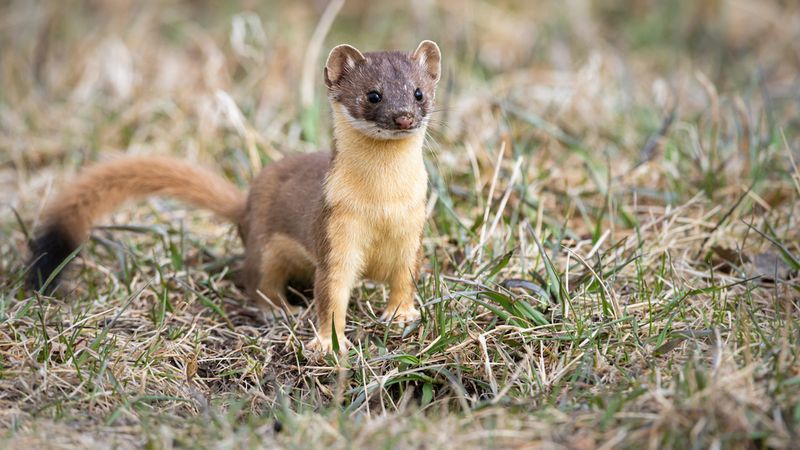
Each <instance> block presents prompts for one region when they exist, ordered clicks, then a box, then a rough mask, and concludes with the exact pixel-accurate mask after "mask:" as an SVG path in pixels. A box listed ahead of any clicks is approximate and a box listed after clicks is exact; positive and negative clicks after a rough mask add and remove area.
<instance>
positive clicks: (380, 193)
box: [325, 105, 428, 205]
mask: <svg viewBox="0 0 800 450" xmlns="http://www.w3.org/2000/svg"><path fill="white" fill-rule="evenodd" d="M333 135H334V139H335V150H334V155H333V162H332V164H331V170H330V172H329V174H328V179H327V180H326V187H325V198H326V200H327V201H328V202H329V203H342V202H346V203H350V204H364V205H375V204H379V203H395V202H404V203H406V202H408V203H414V204H416V203H417V202H424V200H425V194H426V192H427V188H428V174H427V172H426V171H425V162H424V159H423V156H422V147H423V144H424V141H425V130H424V129H423V130H420V131H419V132H417V133H414V134H412V135H410V136H408V137H407V138H404V139H391V140H378V139H373V138H371V137H369V136H366V135H364V134H363V133H361V132H359V131H358V130H356V129H355V128H353V126H352V125H350V124H349V123H348V122H347V119H346V117H344V115H343V113H342V112H341V111H337V105H334V130H333Z"/></svg>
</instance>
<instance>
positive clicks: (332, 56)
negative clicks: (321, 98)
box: [325, 44, 366, 87]
mask: <svg viewBox="0 0 800 450" xmlns="http://www.w3.org/2000/svg"><path fill="white" fill-rule="evenodd" d="M365 60H366V58H364V55H362V54H361V52H360V51H358V49H356V48H355V47H353V46H351V45H347V44H342V45H337V46H336V47H334V48H333V50H331V52H330V53H329V54H328V62H326V63H325V84H326V85H327V86H328V87H331V86H333V84H334V83H336V82H337V81H339V79H340V78H341V77H342V75H344V74H345V73H347V71H348V70H352V69H353V68H354V67H355V66H356V64H358V63H360V62H362V61H365Z"/></svg>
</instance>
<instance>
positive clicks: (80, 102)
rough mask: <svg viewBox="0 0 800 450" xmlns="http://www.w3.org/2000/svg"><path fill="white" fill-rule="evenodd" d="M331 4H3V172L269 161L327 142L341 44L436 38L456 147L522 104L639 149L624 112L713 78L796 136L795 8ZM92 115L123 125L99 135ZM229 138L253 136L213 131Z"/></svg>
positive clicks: (753, 111) (690, 100)
mask: <svg viewBox="0 0 800 450" xmlns="http://www.w3.org/2000/svg"><path fill="white" fill-rule="evenodd" d="M333 3H334V5H333V7H332V8H331V9H333V10H335V11H332V13H333V15H332V16H331V17H329V18H330V19H333V20H332V23H330V29H329V31H328V30H327V28H328V27H327V24H324V23H323V24H320V18H321V17H322V16H323V13H324V11H325V9H326V7H327V6H328V2H327V1H322V0H309V1H274V0H268V1H263V0H262V1H226V2H213V1H134V0H128V1H126V0H114V1H74V2H60V1H26V0H19V1H5V2H3V3H2V5H0V49H2V50H0V52H2V53H0V67H1V68H2V73H0V113H2V114H1V115H0V130H1V131H2V136H0V139H2V140H1V141H0V151H1V152H2V158H3V159H2V161H0V163H2V164H3V165H4V166H6V167H8V164H9V163H10V160H14V161H16V162H17V163H20V162H21V161H26V162H28V163H42V162H44V161H45V160H46V159H47V158H49V157H68V158H72V157H74V156H69V155H74V154H75V152H77V153H78V154H79V155H80V156H79V157H80V158H87V157H92V158H94V156H90V155H92V153H93V152H96V151H99V150H101V149H100V148H99V144H103V150H113V151H122V150H127V151H145V150H149V151H177V152H178V153H187V152H189V153H191V152H192V151H201V150H202V151H205V150H208V151H210V152H212V153H214V154H218V153H219V152H225V150H226V147H229V146H242V147H248V146H250V147H253V146H256V147H257V148H259V149H262V150H265V151H266V153H267V155H269V153H270V152H271V151H272V150H273V149H275V150H278V151H283V150H288V149H293V150H296V149H298V148H302V147H303V145H304V143H305V142H311V143H317V142H318V141H321V142H322V143H323V144H325V143H326V142H325V141H326V140H327V139H328V134H327V132H326V130H327V126H328V123H327V117H328V112H327V109H326V106H325V104H324V92H323V83H322V82H321V79H320V73H321V67H322V64H323V63H324V58H325V56H326V55H327V51H328V50H329V49H330V48H331V47H332V46H333V45H336V44H338V43H342V42H348V43H351V44H353V45H355V46H356V47H358V48H360V49H362V50H364V51H370V50H378V49H389V48H390V49H407V50H411V49H413V48H414V47H415V45H416V44H417V43H418V42H419V41H420V40H421V39H433V40H436V41H437V42H438V43H439V44H440V46H441V47H442V49H443V52H444V66H445V75H444V78H443V81H442V86H441V88H440V94H439V95H440V97H439V98H440V104H441V105H442V106H443V107H444V108H445V112H444V114H443V117H442V123H443V126H442V127H441V129H439V130H437V131H439V132H442V133H445V134H446V135H447V136H449V137H450V138H455V137H456V136H458V135H459V134H462V133H467V134H471V133H480V130H475V129H472V127H471V125H472V124H473V123H474V122H473V121H474V120H477V119H479V117H476V116H480V115H481V114H493V112H492V110H491V108H488V106H491V105H499V104H500V105H502V104H513V105H514V106H515V107H519V108H523V109H524V110H527V111H532V112H535V113H536V115H537V116H541V117H542V118H545V119H547V120H548V121H552V122H554V123H555V124H556V125H558V126H561V127H564V128H565V130H566V131H568V132H570V133H574V134H575V135H581V136H583V140H584V141H585V142H587V143H589V144H594V142H593V138H595V137H597V138H600V139H602V136H603V135H608V134H613V135H616V136H617V137H618V138H619V140H617V141H616V142H615V144H618V145H621V146H622V147H628V146H636V147H638V146H641V145H643V142H641V137H640V136H638V137H634V136H631V135H626V133H625V131H624V130H621V129H619V128H621V127H622V125H623V124H622V123H621V122H620V121H621V120H633V122H634V123H633V124H625V125H624V127H622V128H625V129H626V130H629V131H630V132H631V133H632V132H634V131H640V130H638V127H644V128H648V127H653V122H659V121H660V118H659V117H657V114H658V112H657V111H658V109H655V110H653V111H650V112H648V113H645V116H647V115H652V114H656V116H653V117H641V115H640V114H639V113H640V112H641V111H640V107H648V108H649V107H651V106H656V107H657V108H670V107H672V106H674V105H675V104H676V103H680V112H681V114H689V113H700V112H702V111H703V110H707V109H708V106H709V101H708V100H709V99H708V96H707V94H708V92H707V91H708V90H707V88H708V86H709V85H713V86H714V87H715V89H716V91H717V92H718V93H722V94H724V93H726V92H729V91H731V90H733V89H736V90H737V91H741V97H742V99H743V100H745V103H746V104H748V105H750V104H752V107H751V108H749V111H747V112H748V114H749V115H750V117H749V118H750V119H751V121H756V120H757V119H758V117H757V115H758V112H757V107H758V105H759V104H760V103H761V102H764V101H771V102H776V103H777V105H776V107H777V109H776V110H775V111H774V113H775V114H780V115H786V117H787V121H786V122H785V125H786V126H792V127H794V126H796V125H797V121H798V119H797V116H798V115H797V95H796V93H797V91H798V77H797V73H798V71H799V69H800V49H798V47H799V46H798V42H800V4H798V2H795V1H791V0H783V1H781V0H708V1H702V2H698V1H693V0H672V1H666V2H665V1H658V0H627V1H625V0H620V1H614V0H566V1H560V2H552V1H479V0H469V1H463V2H462V1H459V2H447V1H433V0H409V1H401V2H373V1H365V0H350V1H347V2H344V6H343V7H341V9H340V10H339V9H338V8H337V6H338V5H336V3H338V2H333ZM326 20H327V19H326ZM318 28H320V30H318V31H321V32H322V35H321V36H320V38H321V40H320V41H319V42H316V43H315V42H312V35H313V34H314V32H315V29H318ZM326 31H328V32H326ZM309 57H311V59H310V61H307V59H309ZM309 70H310V71H311V72H312V73H311V74H308V73H306V72H308V71H309ZM698 74H702V76H701V78H700V79H702V80H704V81H703V82H698ZM706 81H707V83H706ZM304 83H305V84H306V86H304ZM465 93H468V94H469V95H464V94H465ZM765 95H766V96H768V97H765ZM677 99H679V100H680V102H678V101H677ZM730 100H731V102H735V99H730ZM783 105H786V109H782V108H780V106H783ZM720 107H723V108H724V107H735V105H733V104H731V105H721V106H720ZM154 117H160V118H162V119H160V120H151V119H153V118H154ZM164 117H166V120H165V119H164ZM87 119H89V120H91V121H94V120H101V121H104V124H105V123H108V122H112V121H113V124H114V125H115V127H111V128H106V127H103V129H104V131H103V134H102V135H101V136H98V135H96V134H95V132H96V131H97V129H98V128H100V127H99V126H96V125H95V126H93V125H89V124H87ZM779 119H780V117H773V118H772V120H779ZM655 126H656V127H657V126H658V123H656V125H655ZM93 129H94V130H93ZM229 131H233V132H234V133H233V134H234V135H237V136H238V137H240V138H241V137H245V139H244V142H235V141H236V139H235V138H234V137H231V139H229V140H226V141H225V144H224V145H217V142H216V141H214V140H213V139H212V136H213V137H220V136H221V135H224V134H226V133H228V132H229ZM483 131H491V130H483ZM157 137H158V138H161V137H167V138H168V139H156V138H157ZM210 142H213V143H214V144H213V145H212V146H213V147H214V148H207V147H208V144H209V143H210ZM298 146H299V147H298ZM590 146H591V145H590ZM604 146H605V145H602V146H601V147H604ZM595 148H596V147H595ZM179 149H180V150H179ZM596 149H597V150H602V148H596ZM251 156H252V155H251ZM5 195H8V194H5ZM6 199H7V198H6Z"/></svg>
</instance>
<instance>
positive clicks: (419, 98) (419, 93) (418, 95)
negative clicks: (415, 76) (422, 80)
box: [414, 88, 423, 102]
mask: <svg viewBox="0 0 800 450" xmlns="http://www.w3.org/2000/svg"><path fill="white" fill-rule="evenodd" d="M414 98H415V99H417V101H419V102H421V101H422V98H423V97H422V91H420V90H419V88H417V90H416V91H414Z"/></svg>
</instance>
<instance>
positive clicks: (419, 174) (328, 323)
mask: <svg viewBox="0 0 800 450" xmlns="http://www.w3.org/2000/svg"><path fill="white" fill-rule="evenodd" d="M325 76H326V84H328V87H329V98H330V99H331V104H332V107H333V116H334V142H335V144H336V145H335V149H334V151H333V152H332V153H324V152H322V153H314V154H308V155H296V156H290V157H287V158H284V159H283V160H281V161H278V162H276V163H274V164H272V165H270V166H268V167H266V168H265V169H264V170H263V171H262V172H261V173H260V174H259V175H258V176H257V177H256V179H255V180H254V181H253V184H252V186H251V189H250V192H249V195H248V197H247V199H246V201H245V199H244V196H243V194H242V193H241V192H239V191H238V189H236V188H235V187H234V186H233V185H232V184H230V183H229V182H228V181H226V180H224V179H223V178H221V177H219V176H218V175H215V174H213V173H211V172H208V171H206V170H204V169H200V168H196V167H194V166H192V165H189V164H187V163H184V162H182V161H180V160H176V159H170V158H155V157H150V158H128V159H124V160H120V161H114V162H110V163H105V164H99V165H97V166H94V167H91V168H89V169H88V170H87V171H86V172H85V173H84V174H83V175H82V176H81V177H80V178H79V179H78V180H77V181H76V182H75V183H74V184H73V185H71V186H70V187H69V188H68V189H67V190H66V191H64V193H62V194H61V195H59V196H58V197H57V198H56V199H55V200H54V201H53V202H51V203H50V204H49V206H48V207H47V209H46V210H45V215H44V226H43V227H42V229H43V230H46V231H47V233H48V234H47V236H46V238H45V239H41V240H39V241H36V242H34V243H32V248H33V249H34V257H37V256H39V257H41V256H42V254H45V253H46V252H47V251H48V248H49V249H54V248H56V247H58V246H54V245H52V242H53V241H54V240H56V241H57V240H58V239H59V238H60V237H61V236H62V235H66V236H68V237H69V239H70V240H72V241H73V242H72V244H73V245H77V243H78V242H80V241H82V240H84V239H85V238H86V237H87V236H88V233H89V230H90V228H91V226H92V224H94V223H96V221H97V220H99V219H100V218H101V217H102V216H103V215H105V214H107V213H109V212H110V211H111V210H112V209H113V208H114V207H116V206H117V205H118V204H119V203H121V202H123V201H124V200H127V199H131V198H138V197H142V196H146V195H166V196H171V197H176V198H178V199H181V200H183V201H186V202H188V203H190V204H193V205H195V206H199V207H204V208H207V209H210V210H212V211H214V212H216V213H217V214H219V215H220V216H222V217H224V218H227V219H228V220H231V221H232V222H234V223H236V224H237V225H238V226H239V231H240V234H241V237H242V240H243V242H244V247H245V252H246V255H245V263H244V271H243V272H244V280H243V281H244V284H245V287H246V289H247V292H248V295H249V296H250V298H251V299H253V300H254V301H257V302H258V303H259V304H261V305H264V306H267V307H275V306H277V307H281V308H285V309H290V310H291V309H292V307H291V305H289V303H288V302H287V300H286V285H287V283H288V282H289V281H290V280H304V281H312V280H313V282H314V297H315V301H316V306H317V316H318V322H317V333H318V335H317V337H316V339H314V341H312V342H311V343H310V344H309V346H310V348H311V349H313V350H315V351H317V352H319V353H326V352H329V351H330V350H331V347H332V335H333V333H334V332H336V333H337V336H338V340H339V342H340V343H342V344H345V343H346V339H345V336H344V329H345V319H346V313H347V303H348V301H349V299H350V293H351V290H352V288H353V286H354V285H355V283H356V282H357V281H358V280H359V279H361V278H363V277H367V278H371V279H374V280H377V281H381V282H387V283H388V284H389V287H390V289H391V291H390V296H389V302H388V305H387V308H386V311H385V312H384V319H389V318H394V319H395V320H397V321H408V320H414V319H416V318H417V317H418V316H419V314H418V312H417V310H416V309H415V308H414V278H415V277H416V274H417V273H418V271H419V265H420V255H421V252H420V239H421V236H422V228H423V226H424V222H425V196H426V191H427V180H428V178H427V173H426V172H425V165H424V162H423V157H422V145H423V141H424V136H425V134H424V131H425V126H426V124H427V122H426V121H427V116H428V114H429V112H430V108H431V106H432V102H433V98H434V92H433V91H434V88H435V85H436V82H437V81H438V76H439V52H438V47H436V45H435V44H433V43H431V42H429V41H424V42H423V43H422V44H420V47H419V48H418V49H417V51H416V52H414V53H412V54H403V53H398V52H383V53H367V54H366V55H362V54H361V53H360V52H358V50H356V49H354V48H353V47H350V46H339V47H337V48H335V49H334V50H333V51H332V52H331V55H330V56H329V58H328V63H327V64H326V71H325ZM373 79H375V80H374V81H375V82H374V83H373V81H372V80H373ZM376 83H377V84H376ZM375 86H378V87H375ZM378 88H381V89H383V93H384V98H385V99H386V100H385V102H384V104H383V105H379V106H375V105H373V106H364V101H365V100H364V99H365V95H366V94H367V92H369V91H371V90H374V89H378ZM415 89H424V93H425V97H424V100H420V99H419V98H417V97H416V96H415V93H414V90H415ZM359 105H360V106H359ZM397 114H405V115H406V116H408V115H411V114H413V116H414V120H415V124H414V127H413V128H412V129H403V130H398V129H397V127H396V126H395V125H394V124H395V122H394V117H396V115H397ZM365 130H366V131H365ZM376 130H377V131H376ZM387 136H390V137H388V138H387ZM52 230H56V232H55V233H54V232H52ZM53 236H55V237H53ZM69 248H71V247H70V246H67V247H66V250H64V249H62V248H58V251H57V252H56V253H58V254H59V255H60V257H64V256H65V255H64V253H65V252H66V251H67V250H69ZM51 263H52V261H50V262H48V263H47V264H44V265H42V266H43V267H45V269H47V270H50V269H51V266H52V264H51ZM47 270H45V272H47ZM40 275H41V276H40V278H42V277H46V276H48V275H49V274H48V273H44V274H40ZM40 281H41V280H40ZM344 347H345V345H342V348H344Z"/></svg>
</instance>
